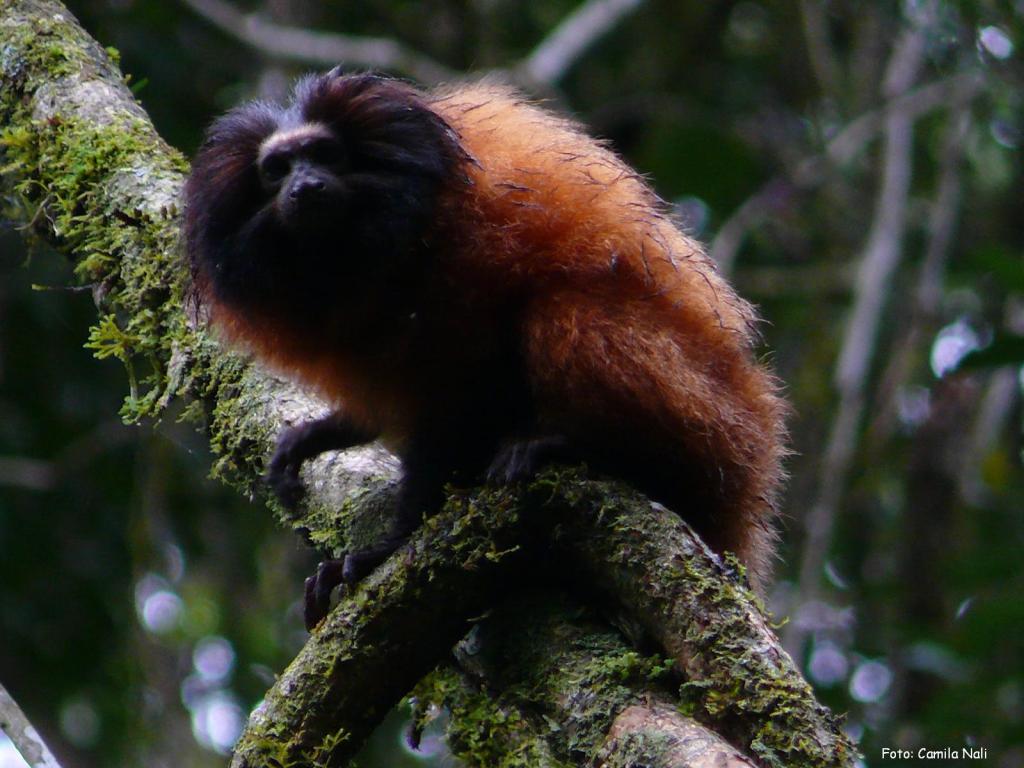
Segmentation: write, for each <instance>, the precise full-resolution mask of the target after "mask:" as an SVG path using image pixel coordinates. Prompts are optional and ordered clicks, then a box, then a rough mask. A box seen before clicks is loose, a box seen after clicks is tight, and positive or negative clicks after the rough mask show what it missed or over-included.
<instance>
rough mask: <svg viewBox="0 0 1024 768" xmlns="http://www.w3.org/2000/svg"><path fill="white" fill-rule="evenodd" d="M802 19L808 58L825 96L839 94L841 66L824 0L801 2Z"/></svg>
mask: <svg viewBox="0 0 1024 768" xmlns="http://www.w3.org/2000/svg"><path fill="white" fill-rule="evenodd" d="M800 19H801V21H802V22H803V27H804V37H805V38H806V40H807V57H808V58H809V59H810V63H811V70H812V71H813V72H814V76H815V77H816V78H817V80H818V87H819V88H820V89H821V93H822V95H823V96H836V95H838V93H839V82H840V74H839V65H838V64H837V63H836V59H835V56H834V55H833V53H832V46H831V43H830V41H829V33H828V13H827V11H826V9H825V7H824V3H823V2H822V0H800Z"/></svg>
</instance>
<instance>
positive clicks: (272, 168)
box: [260, 154, 291, 184]
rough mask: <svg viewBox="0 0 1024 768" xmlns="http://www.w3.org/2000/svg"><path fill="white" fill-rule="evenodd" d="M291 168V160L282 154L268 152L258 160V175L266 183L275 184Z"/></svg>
mask: <svg viewBox="0 0 1024 768" xmlns="http://www.w3.org/2000/svg"><path fill="white" fill-rule="evenodd" d="M289 170H291V161H290V160H289V159H288V157H286V156H285V155H282V154H270V155H267V156H266V157H264V158H263V159H262V160H261V161H260V175H261V176H262V177H263V180H264V181H265V182H266V183H267V184H277V183H279V182H280V181H281V180H282V179H283V178H284V177H285V176H287V175H288V171H289Z"/></svg>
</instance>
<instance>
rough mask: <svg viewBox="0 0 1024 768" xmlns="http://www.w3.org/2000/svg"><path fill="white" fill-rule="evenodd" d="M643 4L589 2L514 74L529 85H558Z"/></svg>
mask: <svg viewBox="0 0 1024 768" xmlns="http://www.w3.org/2000/svg"><path fill="white" fill-rule="evenodd" d="M642 3H643V0H587V2H585V3H583V4H581V5H580V6H579V7H578V8H576V10H574V11H573V12H572V13H570V14H569V15H568V16H566V17H565V18H564V19H563V20H562V22H561V23H560V24H559V25H558V26H557V27H555V29H554V30H552V32H551V33H550V34H549V35H548V36H547V37H546V38H545V39H544V40H542V41H541V43H540V44H539V45H538V46H537V47H536V48H534V49H533V51H532V52H531V53H530V55H529V56H527V57H526V59H524V60H523V61H522V63H520V64H519V65H518V66H516V67H515V70H514V71H515V72H516V73H518V74H519V75H520V77H521V78H522V79H524V80H525V81H526V82H527V83H540V84H542V85H553V84H555V83H557V82H558V81H559V80H561V79H562V78H563V77H565V74H566V72H568V71H569V69H570V68H571V67H572V65H573V64H575V63H576V61H577V60H579V58H580V57H581V56H582V55H583V54H584V53H585V52H586V50H587V49H588V48H590V46H592V45H593V44H594V43H595V42H597V41H598V40H599V39H601V38H602V37H604V35H606V34H607V33H608V32H609V31H610V30H611V29H613V28H614V27H615V26H616V25H617V24H618V23H619V22H620V21H621V20H622V19H623V18H624V17H626V16H627V15H629V14H630V13H632V12H633V11H635V10H636V9H637V8H639V7H640V5H641V4H642Z"/></svg>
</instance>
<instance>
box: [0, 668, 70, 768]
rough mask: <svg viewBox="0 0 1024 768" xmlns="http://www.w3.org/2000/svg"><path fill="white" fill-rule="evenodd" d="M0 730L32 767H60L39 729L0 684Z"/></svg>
mask: <svg viewBox="0 0 1024 768" xmlns="http://www.w3.org/2000/svg"><path fill="white" fill-rule="evenodd" d="M0 731H3V732H4V733H6V734H7V738H9V739H10V740H11V743H12V744H14V748H15V749H17V750H18V752H20V753H21V756H22V757H23V758H25V762H26V763H28V764H29V766H31V768H60V763H58V762H57V758H55V757H54V756H53V753H52V752H51V751H50V748H49V747H47V746H46V743H45V742H44V741H43V737H42V736H40V735H39V731H37V730H36V729H35V726H33V725H32V723H31V722H30V721H29V719H28V717H26V716H25V713H24V712H23V711H22V709H21V707H19V706H18V702H16V701H15V700H14V697H12V696H11V694H9V693H8V692H7V689H6V688H4V687H3V685H2V684H0Z"/></svg>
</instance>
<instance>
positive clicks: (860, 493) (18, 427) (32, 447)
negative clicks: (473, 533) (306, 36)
mask: <svg viewBox="0 0 1024 768" xmlns="http://www.w3.org/2000/svg"><path fill="white" fill-rule="evenodd" d="M587 5H588V6H594V5H599V4H598V3H588V4H587ZM606 5H618V6H621V9H620V10H621V13H620V14H619V15H618V16H616V17H615V18H614V24H611V25H609V28H608V29H607V31H605V32H604V33H603V34H601V35H599V36H595V37H594V40H593V44H592V45H590V46H588V47H586V48H585V49H582V50H580V51H577V52H575V53H574V54H573V55H571V56H569V57H568V58H567V60H566V62H565V66H564V67H562V68H561V69H551V68H549V69H547V70H545V69H543V67H541V66H540V65H541V63H543V62H541V60H540V58H539V57H538V56H536V55H535V54H537V53H538V51H539V50H540V49H539V48H538V46H540V45H541V44H542V43H544V42H545V41H549V40H551V39H552V35H553V32H555V31H556V30H558V29H559V24H560V23H561V22H563V21H564V20H565V19H567V18H569V17H570V14H572V12H573V11H574V10H578V9H579V7H580V6H579V4H578V3H577V2H569V1H568V0H545V2H539V1H537V2H514V1H513V0H461V1H456V0H446V1H443V2H433V3H419V2H412V1H411V0H362V1H353V2H346V3H318V2H313V1H312V0H268V2H264V3H252V2H249V3H241V2H238V3H237V4H235V5H226V4H224V3H222V2H208V1H207V0H187V2H185V1H182V2H178V1H172V0H103V1H102V2H101V1H100V0H76V1H75V2H69V3H68V7H69V9H70V10H71V11H72V12H73V13H75V14H76V15H77V16H78V18H79V19H80V20H81V21H82V23H83V24H84V25H85V27H86V28H87V29H88V30H89V31H90V33H91V34H92V35H93V36H94V37H96V38H97V39H98V40H100V41H101V42H102V43H103V44H105V45H109V46H113V47H114V48H116V49H117V50H118V51H119V52H120V57H121V65H122V67H123V69H124V70H125V71H126V72H128V73H130V74H131V77H132V83H133V85H134V88H135V91H136V93H137V95H138V97H139V99H140V100H141V102H142V103H143V105H144V106H145V108H146V109H147V110H148V112H149V114H150V115H151V116H152V118H153V120H154V122H155V123H156V125H157V127H158V129H159V130H160V131H161V132H162V133H163V135H164V137H165V138H166V139H167V140H168V141H169V142H170V143H171V144H173V145H175V146H177V147H179V148H181V149H182V150H183V151H185V152H187V153H191V152H192V151H194V149H195V148H196V146H197V144H198V142H199V140H200V137H201V132H202V129H203V127H204V125H205V124H206V123H208V122H209V121H210V120H211V119H212V118H213V117H214V116H215V115H217V114H218V113H219V112H221V111H223V110H224V109H226V108H227V107H229V106H231V105H233V104H235V103H237V102H238V101H240V100H243V99H246V98H250V97H254V96H260V97H264V98H279V97H281V95H282V94H284V93H286V91H287V87H288V83H289V82H290V80H291V79H292V78H293V77H294V76H295V75H297V74H299V73H301V72H303V71H307V70H309V69H313V68H318V67H317V65H316V63H315V61H313V60H312V58H313V57H312V55H311V54H310V53H309V49H308V48H307V49H306V53H305V54H303V55H304V56H305V60H301V59H299V58H296V57H295V56H293V55H291V54H289V53H288V52H287V51H282V50H280V49H278V50H277V51H276V52H274V51H271V50H269V46H270V45H271V44H272V43H273V41H274V39H275V38H274V35H278V39H279V40H280V39H283V38H282V37H281V35H282V28H283V27H288V26H292V27H301V28H303V29H307V30H320V31H324V32H333V33H344V34H345V35H351V36H359V37H363V38H366V37H381V38H388V39H390V40H392V41H398V42H400V43H401V45H402V46H404V47H405V48H404V49H403V50H405V51H414V52H415V53H416V56H415V57H408V56H407V57H405V58H402V57H401V56H399V57H394V56H393V57H392V58H391V59H390V60H388V61H384V62H383V63H384V64H387V65H389V67H390V70H391V71H392V72H393V73H394V74H397V75H400V76H406V77H418V78H420V79H421V80H423V79H425V80H428V81H429V80H435V79H444V78H450V77H456V76H461V75H466V74H470V73H478V74H483V73H486V72H489V71H493V70H502V71H503V72H504V73H505V76H506V77H511V78H513V79H515V80H516V81H517V82H518V83H520V84H521V85H522V86H523V87H524V88H525V89H526V90H528V91H529V92H531V93H532V94H533V95H535V96H538V97H544V98H547V99H549V100H550V106H551V107H552V108H554V109H557V110H561V111H564V112H566V113H568V114H571V115H574V116H576V117H577V118H578V119H579V120H580V121H582V122H583V123H585V124H586V125H587V126H589V128H590V130H591V131H592V132H593V133H594V134H596V135H599V136H602V137H604V138H607V139H608V140H609V141H610V142H611V143H612V145H613V146H614V147H615V148H616V150H617V151H618V152H620V153H621V154H623V155H624V156H625V157H626V158H627V159H628V160H629V162H630V163H632V164H633V165H634V166H636V167H637V168H638V169H639V170H640V171H642V172H643V173H645V174H648V175H649V176H650V178H651V179H652V182H653V184H654V185H655V187H656V188H657V190H658V192H659V193H660V194H661V195H662V196H663V197H664V198H665V199H666V200H667V201H669V202H670V203H671V204H672V205H674V206H675V207H676V208H677V211H678V214H679V216H680V217H681V219H682V220H683V221H684V222H685V224H686V226H687V227H689V229H690V230H691V231H692V232H694V233H695V234H696V235H697V236H699V237H700V238H701V239H703V240H704V241H705V242H707V243H709V245H710V247H711V249H712V253H713V255H714V256H715V257H716V258H717V259H718V260H719V262H720V265H721V267H722V269H723V270H725V271H727V272H728V273H730V275H731V277H732V279H733V280H734V281H735V283H736V284H737V285H738V287H739V289H740V291H741V293H743V294H744V295H745V296H746V297H748V298H749V299H751V300H752V301H754V302H755V303H757V304H758V305H759V306H760V309H761V313H762V315H763V316H764V318H765V320H766V322H765V324H764V326H763V333H764V337H765V344H764V349H763V354H764V355H766V356H767V357H769V358H770V359H771V360H772V362H773V364H774V367H775V369H776V371H777V372H778V375H779V376H780V378H781V379H782V380H783V382H784V383H785V386H786V390H787V392H788V394H789V397H790V399H791V400H792V402H793V404H794V411H795V413H794V416H793V418H792V422H791V428H792V435H793V447H794V449H795V454H794V456H793V457H792V459H791V460H790V462H789V468H790V471H791V474H792V479H791V482H790V485H789V491H788V494H787V497H786V503H785V510H786V527H785V531H784V534H783V547H782V559H781V560H780V563H779V565H778V579H777V584H776V586H775V588H774V591H773V592H772V595H771V599H770V608H771V609H772V610H773V612H774V614H775V617H776V619H777V620H778V621H780V622H783V621H785V622H786V623H784V624H783V625H782V626H781V628H780V630H779V631H780V634H781V635H782V636H783V638H784V640H785V641H786V643H787V645H788V647H789V648H790V649H791V651H792V652H793V653H794V654H795V655H796V657H797V658H798V659H799V661H800V663H801V665H802V668H803V670H804V671H805V673H806V675H807V676H808V678H809V679H810V680H811V681H812V682H813V684H814V685H815V687H816V689H817V691H818V693H819V695H820V697H821V699H822V700H823V701H825V702H826V703H828V704H829V705H830V706H832V707H834V708H835V709H836V710H838V711H841V712H846V713H848V719H847V728H848V729H849V731H850V732H851V733H852V734H854V735H855V736H856V737H857V738H858V739H859V740H860V741H861V745H862V749H863V751H864V754H865V762H866V763H867V764H869V765H870V764H878V763H881V762H882V761H881V759H880V755H881V749H882V747H890V748H896V747H904V748H912V749H915V750H916V749H917V748H919V747H922V746H923V747H929V748H935V749H938V748H942V747H946V746H962V745H963V744H965V743H966V744H977V745H980V746H984V747H986V748H987V749H988V754H989V757H988V759H987V760H986V761H983V763H984V764H985V765H992V766H999V768H1014V767H1016V766H1024V568H1022V565H1021V562H1022V557H1024V511H1022V501H1024V475H1022V473H1021V471H1020V470H1021V447H1022V446H1021V387H1022V382H1024V369H1022V364H1024V261H1022V257H1024V223H1022V214H1024V210H1022V202H1024V186H1022V183H1021V182H1022V166H1021V145H1022V142H1024V115H1022V101H1024V90H1022V87H1021V86H1022V85H1024V67H1022V63H1021V55H1022V50H1021V46H1022V44H1024V36H1022V32H1024V3H1022V2H1020V0H1017V2H1010V1H1009V0H1006V1H1005V2H998V1H996V0H976V1H974V2H925V1H924V0H907V2H903V3H898V2H887V1H880V2H867V3H865V2H856V1H855V0H832V1H831V2H817V1H816V0H805V1H804V2H773V1H771V0H763V1H761V2H755V1H751V0H745V1H743V2H713V3H709V2H695V1H683V0H649V1H648V2H633V3H622V2H620V3H617V4H616V3H610V4H608V3H606ZM626 6H629V7H628V8H626ZM633 6H635V7H633ZM225 9H227V11H230V12H231V13H235V15H231V13H227V14H226V13H225ZM239 10H240V11H244V12H247V13H249V12H251V13H254V14H256V16H255V17H254V18H256V19H258V20H260V21H261V22H262V23H263V24H262V26H260V27H259V28H260V29H263V30H265V31H267V35H268V36H267V37H266V39H264V38H260V40H257V41H255V42H256V43H257V44H253V41H252V40H250V41H248V42H246V41H243V40H241V39H239V37H240V35H241V34H242V33H243V27H242V26H241V25H240V24H239V19H240V17H239V16H238V14H237V13H236V12H237V11H239ZM218 13H219V15H218ZM216 19H220V21H221V24H220V25H219V26H218V24H216V23H215V20H216ZM232 25H234V33H232ZM268 41H269V42H268ZM342 42H344V41H342ZM349 42H351V41H349ZM260 44H262V46H263V47H262V48H261V47H260ZM391 50H392V51H393V49H391ZM293 53H294V52H293ZM298 53H300V54H302V51H301V50H300V51H298ZM343 63H345V64H346V65H349V66H351V67H352V68H354V69H359V68H365V66H366V65H367V63H368V62H367V61H366V60H359V59H358V57H354V60H348V61H345V62H343ZM319 68H325V67H319ZM2 130H3V129H2V127H0V131H2ZM40 248H41V246H34V248H32V249H28V248H26V245H25V243H24V241H23V240H22V238H21V237H20V236H19V233H17V232H14V231H2V232H0V681H2V682H3V684H4V685H5V686H6V687H7V688H8V689H9V690H10V691H11V693H12V694H13V695H14V696H15V698H17V699H18V700H19V702H20V703H21V704H22V705H23V706H24V707H25V708H26V710H27V711H28V714H29V716H30V717H31V718H32V719H33V721H34V722H35V723H36V724H37V726H39V727H40V728H41V729H42V730H43V732H44V735H45V736H46V737H47V738H48V739H49V741H50V742H51V744H52V745H53V746H54V748H55V751H56V752H57V754H58V756H59V757H61V758H62V759H64V760H65V761H66V763H65V764H66V765H69V766H82V767H84V768H90V767H91V766H96V767H97V768H99V767H100V766H147V767H149V768H160V767H161V766H167V767H168V768H171V767H172V766H173V767H174V768H182V767H192V766H195V767H196V768H201V767H203V766H218V765H224V764H225V758H224V757H223V755H224V754H226V751H227V750H228V749H229V747H230V745H231V743H232V741H233V739H234V738H235V736H237V734H238V731H239V729H240V727H241V725H242V723H243V722H244V719H245V717H246V715H247V713H248V712H249V711H250V709H251V708H252V707H253V706H254V705H255V704H256V703H257V702H258V701H259V698H260V696H261V693H262V692H263V691H264V690H265V689H266V688H267V686H268V685H269V683H270V682H271V681H272V680H273V676H274V674H275V672H277V671H280V670H281V669H282V668H283V666H284V665H285V664H286V663H287V662H288V660H289V659H290V658H291V657H292V656H293V654H294V653H295V652H296V650H297V649H298V648H299V647H300V646H301V644H302V642H303V640H304V637H305V633H304V630H303V629H302V621H301V611H300V607H299V597H300V593H301V584H302V579H303V577H304V576H305V575H307V574H308V573H309V572H311V570H312V568H313V566H314V564H315V557H314V554H313V553H310V552H308V551H307V550H306V549H305V548H304V547H303V546H302V544H301V543H300V542H299V541H298V540H297V539H296V538H295V537H294V536H293V535H292V534H291V533H289V532H285V531H282V530H280V529H278V528H277V527H276V526H275V525H274V523H273V522H272V519H271V516H270V514H269V513H268V512H267V511H266V510H264V509H263V508H262V507H261V506H260V505H259V504H256V503H251V502H249V501H247V500H246V499H243V498H239V497H238V496H237V494H235V493H234V492H232V491H231V490H229V489H227V488H226V487H224V486H221V485H220V484H218V483H217V482H215V481H212V480H210V479H208V478H207V474H208V471H209V465H210V462H209V457H208V455H207V452H206V448H205V445H204V441H203V439H202V437H201V436H200V435H197V434H195V433H194V432H193V431H192V429H191V427H188V426H183V425H177V424H174V423H170V422H167V423H164V424H161V425H160V426H159V428H158V429H156V430H154V429H152V427H151V425H143V426H141V427H128V426H124V425H123V424H122V423H121V421H120V419H119V418H118V415H117V414H118V410H119V408H120V406H121V403H122V399H123V397H124V395H125V393H126V387H127V385H126V377H125V373H124V370H123V368H122V366H121V365H120V364H118V363H116V362H115V361H113V360H104V361H97V360H96V359H94V357H93V356H92V353H91V352H90V351H89V350H87V349H85V348H84V346H83V345H84V343H85V342H86V340H87V336H88V328H89V326H90V324H92V323H94V322H95V309H94V307H93V304H92V298H91V296H90V294H89V292H88V291H81V290H74V289H73V288H69V287H68V286H69V285H71V282H72V279H71V276H70V268H67V269H62V268H61V266H60V264H61V262H60V260H59V259H58V258H55V257H52V255H51V254H46V253H43V252H41V250H40ZM425 631H429V628H425ZM402 720H403V714H402V713H401V712H397V713H396V714H395V715H394V716H393V717H392V718H391V719H389V721H388V723H387V724H386V725H385V727H384V728H382V729H381V731H380V732H379V733H378V735H377V737H376V738H375V740H374V742H373V743H372V744H371V745H370V746H369V747H368V749H367V753H366V754H365V755H364V758H363V759H362V761H361V762H360V764H361V765H364V766H405V765H408V766H413V765H421V766H427V765H442V764H451V763H452V762H453V760H452V758H451V757H449V756H447V755H446V753H445V751H444V748H443V745H442V744H440V743H437V741H436V740H431V739H428V741H427V743H426V745H425V748H424V749H423V750H422V751H421V752H418V753H416V752H412V751H410V750H409V749H408V748H407V747H405V746H403V744H404V742H403V740H402V738H401V732H402V728H403V723H402ZM22 765H23V763H22V762H21V761H20V758H18V756H17V754H16V753H14V752H13V748H10V746H9V744H7V743H6V742H5V741H4V740H3V739H2V737H0V768H14V767H15V766H22Z"/></svg>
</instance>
